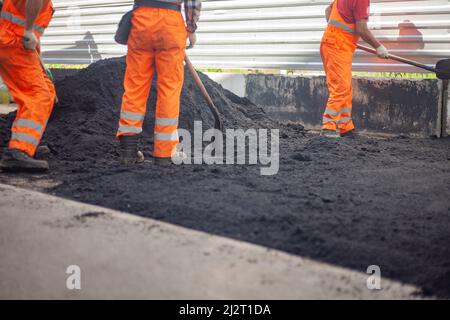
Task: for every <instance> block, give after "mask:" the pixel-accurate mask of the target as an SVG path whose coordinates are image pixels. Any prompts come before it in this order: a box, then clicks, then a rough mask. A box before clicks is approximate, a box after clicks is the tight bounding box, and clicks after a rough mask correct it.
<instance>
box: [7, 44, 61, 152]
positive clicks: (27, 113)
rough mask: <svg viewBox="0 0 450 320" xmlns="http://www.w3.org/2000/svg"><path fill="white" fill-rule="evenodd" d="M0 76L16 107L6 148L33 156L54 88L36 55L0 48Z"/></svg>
mask: <svg viewBox="0 0 450 320" xmlns="http://www.w3.org/2000/svg"><path fill="white" fill-rule="evenodd" d="M0 51H1V52H0V59H1V63H0V76H1V77H2V79H3V81H4V82H5V84H6V85H7V87H8V89H9V91H10V93H11V95H12V96H13V97H14V100H15V101H16V103H17V104H18V110H17V116H16V119H15V121H14V123H13V125H12V129H11V131H12V133H11V140H10V142H9V148H11V149H19V150H21V151H23V152H25V153H27V154H28V155H30V156H33V155H34V153H35V151H36V148H37V146H38V145H39V143H40V140H41V137H42V135H43V133H44V130H45V127H46V125H47V121H48V119H49V117H50V115H51V112H52V109H53V105H54V99H55V88H54V86H53V83H51V81H50V80H49V79H48V77H47V75H46V74H45V71H44V70H43V69H42V67H41V64H40V60H39V59H40V58H39V56H38V54H37V52H36V51H28V50H25V49H23V48H22V46H21V45H12V46H0Z"/></svg>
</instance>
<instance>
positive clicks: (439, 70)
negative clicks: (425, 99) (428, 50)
mask: <svg viewBox="0 0 450 320" xmlns="http://www.w3.org/2000/svg"><path fill="white" fill-rule="evenodd" d="M436 75H437V77H438V78H439V79H441V80H448V79H450V59H444V60H441V61H439V62H438V63H437V64H436Z"/></svg>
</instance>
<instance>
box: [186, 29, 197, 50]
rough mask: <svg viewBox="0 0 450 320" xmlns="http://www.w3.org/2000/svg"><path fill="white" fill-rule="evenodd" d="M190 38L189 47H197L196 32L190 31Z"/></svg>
mask: <svg viewBox="0 0 450 320" xmlns="http://www.w3.org/2000/svg"><path fill="white" fill-rule="evenodd" d="M188 38H189V46H188V47H187V49H192V48H194V47H195V44H196V43H197V34H196V33H195V32H193V33H190V32H189V33H188Z"/></svg>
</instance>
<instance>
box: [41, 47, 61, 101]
mask: <svg viewBox="0 0 450 320" xmlns="http://www.w3.org/2000/svg"><path fill="white" fill-rule="evenodd" d="M36 53H37V55H38V57H39V62H40V64H41V68H42V70H43V71H44V72H45V73H46V74H47V76H48V77H49V79H50V80H52V81H53V82H54V81H55V79H54V78H53V74H52V72H51V71H50V69H47V68H46V67H45V64H44V60H43V59H42V56H41V54H40V53H39V51H38V50H36ZM55 103H59V98H58V96H57V95H56V93H55Z"/></svg>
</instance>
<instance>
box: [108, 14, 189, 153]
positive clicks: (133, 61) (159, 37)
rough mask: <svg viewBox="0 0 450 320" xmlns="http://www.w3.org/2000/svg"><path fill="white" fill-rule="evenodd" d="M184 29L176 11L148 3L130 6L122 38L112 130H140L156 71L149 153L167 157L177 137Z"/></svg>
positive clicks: (137, 131)
mask: <svg viewBox="0 0 450 320" xmlns="http://www.w3.org/2000/svg"><path fill="white" fill-rule="evenodd" d="M186 39H187V31H186V27H185V24H184V21H183V17H182V15H181V12H179V11H175V10H170V9H160V8H151V7H140V8H138V9H137V10H135V11H134V14H133V19H132V28H131V32H130V36H129V39H128V53H127V69H126V73H125V81H124V87H125V93H124V95H123V99H122V109H121V114H120V120H119V129H118V131H117V136H121V135H136V134H140V133H141V132H142V125H143V121H144V117H145V112H146V105H147V100H148V96H149V92H150V87H151V83H152V78H153V74H154V71H155V70H156V72H157V74H158V96H157V103H156V111H155V128H154V133H155V135H154V151H153V155H154V157H158V158H168V157H171V156H172V155H173V154H174V153H175V152H176V146H177V145H178V143H179V136H178V117H179V112H180V95H181V90H182V87H183V81H184V64H183V60H184V56H185V48H186Z"/></svg>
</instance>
